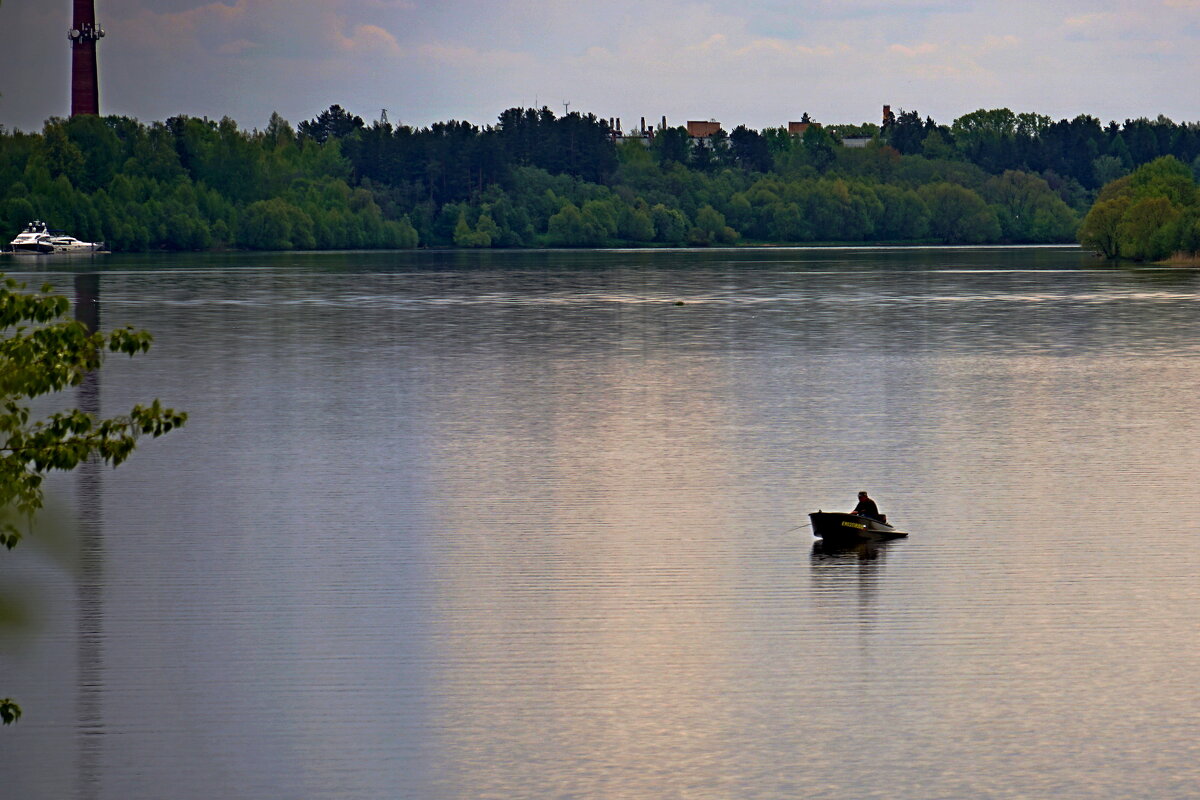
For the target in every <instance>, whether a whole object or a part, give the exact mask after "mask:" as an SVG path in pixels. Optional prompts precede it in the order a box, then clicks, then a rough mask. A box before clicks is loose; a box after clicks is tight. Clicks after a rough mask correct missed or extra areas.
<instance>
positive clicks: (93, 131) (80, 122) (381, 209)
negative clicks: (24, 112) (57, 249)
mask: <svg viewBox="0 0 1200 800" xmlns="http://www.w3.org/2000/svg"><path fill="white" fill-rule="evenodd" d="M805 119H806V120H807V119H808V118H807V115H806V116H805ZM850 135H856V136H857V135H869V136H872V137H873V138H874V141H872V142H871V143H870V144H869V145H868V146H867V147H860V148H847V147H844V146H842V144H841V137H844V136H850ZM617 138H619V137H617V136H616V135H615V133H614V131H613V130H612V129H611V128H610V126H609V124H608V123H607V122H606V121H604V120H600V119H597V118H596V117H595V116H594V115H591V114H587V115H583V114H579V113H578V112H575V113H571V114H567V115H565V116H562V117H559V116H556V115H555V114H553V113H552V112H551V111H550V110H549V109H547V108H541V109H524V108H512V109H508V110H506V111H504V112H503V113H502V114H500V116H499V118H498V120H497V122H496V124H494V125H492V126H477V125H473V124H471V123H468V122H464V121H456V120H451V121H447V122H438V123H435V124H433V125H430V126H429V127H427V128H420V129H417V128H412V127H409V126H404V125H401V126H392V125H390V124H387V123H382V122H379V123H375V124H372V125H367V124H365V123H364V122H363V120H362V118H361V117H358V116H356V115H354V114H352V113H351V112H350V111H348V110H346V109H344V108H342V107H341V106H338V105H333V106H330V107H329V109H328V110H326V111H323V112H321V113H320V114H319V115H318V116H317V117H315V118H314V119H312V120H309V121H306V122H302V123H300V125H299V126H297V128H295V129H293V127H292V126H291V125H290V124H289V123H288V122H287V120H285V119H283V118H282V117H280V116H279V115H278V114H272V115H271V117H270V119H269V120H268V122H267V125H266V129H265V130H263V131H261V132H260V131H257V130H254V131H246V130H241V129H239V127H238V126H237V124H235V123H234V122H233V120H230V119H228V118H226V119H222V120H219V121H217V120H209V119H197V118H194V117H184V116H180V117H172V118H170V119H168V120H166V121H165V122H161V123H158V122H156V123H152V124H150V125H144V124H142V123H139V122H138V121H137V120H133V119H129V118H126V117H106V118H98V117H87V116H84V117H77V118H72V119H70V120H61V119H52V120H50V121H49V122H47V124H46V126H45V127H44V129H43V131H42V132H41V133H40V134H24V133H13V134H8V133H5V132H3V131H0V224H3V225H4V226H5V229H6V230H8V231H10V232H15V231H16V230H19V229H20V227H21V226H23V225H24V224H25V223H27V222H28V221H29V220H30V219H33V218H41V219H46V220H47V221H49V222H50V223H51V224H52V225H54V226H55V227H60V228H64V229H68V230H70V231H71V232H72V233H74V234H76V235H78V236H81V237H82V238H90V239H98V240H103V241H105V242H107V243H108V244H109V245H110V247H112V248H113V249H116V250H130V251H132V250H147V249H165V250H205V249H210V248H218V249H219V248H225V247H241V248H248V249H309V248H314V249H345V248H378V247H415V246H418V245H419V244H423V245H429V246H453V247H522V246H535V245H542V244H549V245H554V246H573V247H583V246H587V247H597V246H610V245H617V244H636V243H647V242H655V243H660V244H683V243H687V242H691V243H693V244H703V243H709V244H720V243H729V242H733V241H741V240H749V241H757V242H766V241H777V242H819V241H845V242H854V241H898V242H902V241H913V240H924V239H927V238H928V237H934V238H937V239H940V240H942V241H947V242H992V241H1010V242H1062V241H1069V240H1070V239H1071V237H1072V235H1073V233H1074V232H1075V231H1079V232H1080V233H1081V235H1082V233H1083V232H1084V231H1085V229H1086V231H1090V232H1089V233H1088V236H1089V240H1088V241H1089V242H1090V241H1093V240H1095V239H1096V237H1097V236H1100V238H1103V235H1102V234H1100V233H1097V232H1096V231H1100V230H1105V228H1104V226H1100V227H1099V228H1097V224H1098V223H1097V224H1093V225H1087V224H1084V225H1080V224H1079V222H1078V220H1079V218H1080V217H1081V216H1084V215H1085V213H1086V212H1087V210H1088V209H1089V208H1090V207H1091V205H1092V203H1093V202H1095V201H1097V200H1099V201H1107V200H1111V199H1113V197H1115V196H1117V195H1118V194H1120V195H1122V196H1127V197H1129V198H1130V199H1131V200H1133V201H1137V200H1141V199H1145V198H1148V197H1159V196H1161V197H1166V198H1167V199H1168V200H1169V201H1170V203H1171V206H1172V208H1174V209H1175V211H1176V212H1178V213H1177V214H1173V215H1172V214H1167V215H1154V214H1149V213H1148V211H1147V209H1148V208H1150V207H1149V206H1147V207H1144V208H1143V209H1142V210H1140V211H1139V212H1138V214H1139V215H1140V216H1139V219H1141V220H1142V221H1141V222H1140V223H1139V224H1137V225H1134V224H1133V223H1129V224H1127V225H1126V226H1125V229H1126V234H1127V241H1126V242H1125V244H1126V245H1127V246H1128V247H1133V248H1134V249H1136V250H1137V252H1150V250H1155V251H1157V250H1158V249H1161V247H1162V246H1163V243H1164V242H1165V241H1166V239H1165V238H1164V237H1163V236H1158V238H1155V237H1153V236H1151V237H1150V238H1146V236H1145V235H1143V234H1144V233H1145V231H1144V230H1143V228H1144V227H1145V226H1146V225H1149V224H1153V221H1154V220H1158V221H1159V222H1160V223H1161V224H1162V225H1163V226H1164V227H1168V228H1170V230H1171V231H1172V232H1173V233H1171V234H1170V235H1169V236H1166V238H1171V237H1174V238H1175V239H1176V240H1178V241H1177V242H1176V245H1181V244H1182V243H1183V241H1184V239H1186V238H1187V236H1189V235H1190V234H1189V233H1187V232H1188V231H1189V230H1190V228H1189V225H1190V223H1189V222H1188V220H1190V219H1191V217H1188V216H1187V215H1186V213H1185V212H1186V211H1187V209H1189V208H1191V207H1192V206H1193V205H1194V204H1195V202H1196V189H1195V173H1196V172H1197V171H1200V126H1197V125H1191V124H1184V125H1176V124H1175V123H1173V122H1171V121H1170V120H1168V119H1166V118H1163V117H1159V118H1158V119H1156V120H1147V119H1138V120H1126V121H1125V123H1124V125H1118V124H1117V123H1115V122H1114V123H1110V124H1109V125H1108V126H1106V127H1105V126H1102V125H1101V123H1100V121H1099V120H1097V119H1095V118H1093V117H1089V116H1086V115H1081V116H1079V117H1076V118H1074V119H1071V120H1066V119H1064V120H1059V121H1052V120H1050V119H1049V118H1048V117H1045V116H1042V115H1038V114H1031V113H1015V112H1013V111H1011V110H1009V109H1004V108H1001V109H979V110H977V111H973V112H971V113H970V114H966V115H964V116H962V117H960V118H958V119H956V120H954V122H953V123H952V124H951V125H941V124H938V123H937V122H935V121H934V120H933V119H932V118H929V117H924V118H922V117H921V115H920V114H918V113H917V112H916V111H900V112H899V114H898V115H897V116H895V117H894V118H892V119H889V120H888V121H886V122H885V124H884V125H883V126H882V127H880V126H876V125H873V124H864V125H857V126H855V125H827V126H820V125H811V126H809V127H808V128H807V129H806V130H805V132H804V134H803V135H801V136H794V135H791V134H789V133H788V131H787V129H785V128H768V129H764V130H762V131H755V130H751V129H749V128H747V127H746V126H744V125H739V126H737V127H735V128H734V129H733V132H732V133H731V134H728V135H726V134H725V132H724V131H718V132H717V133H716V134H714V135H713V136H711V137H708V138H707V139H705V140H700V139H693V138H692V137H690V136H689V135H688V133H687V130H686V128H682V127H676V128H666V127H664V128H662V129H659V130H656V131H654V135H653V138H652V139H651V140H650V143H649V146H648V147H647V146H646V145H645V143H644V141H642V140H638V141H627V142H624V143H621V144H617V143H616V139H617ZM1139 165H1140V167H1139ZM1135 169H1136V170H1137V171H1136V172H1134V170H1135ZM1101 186H1103V187H1105V188H1104V189H1103V190H1102V191H1101V192H1100V194H1099V197H1097V189H1098V188H1099V187H1101ZM950 187H956V188H950ZM959 190H961V191H959ZM981 202H982V206H981V205H980V203H981ZM964 203H965V205H964ZM1132 205H1133V203H1131V207H1132ZM572 207H573V209H574V210H571V208H572ZM706 207H707V208H708V209H709V210H710V211H711V212H712V213H713V214H718V215H720V216H721V217H722V218H723V219H724V223H723V224H722V225H719V226H718V225H716V224H715V222H714V219H715V218H714V217H713V216H712V214H710V213H709V212H705V213H704V216H703V217H702V218H701V217H700V216H699V215H700V214H701V212H702V210H703V209H705V208H706ZM1126 211H1128V209H1126ZM1143 212H1146V214H1143ZM1123 213H1124V212H1123ZM1143 217H1144V219H1143ZM1097 219H1099V217H1097ZM1085 223H1086V220H1085ZM1093 223H1096V220H1093ZM1139 231H1140V232H1139ZM1164 236H1165V235H1164ZM1135 240H1136V241H1135ZM1151 240H1153V241H1154V242H1157V244H1154V245H1153V246H1151ZM1138 242H1140V243H1141V244H1138ZM1097 246H1098V247H1099V249H1101V250H1103V249H1104V248H1103V247H1100V246H1099V245H1097ZM1104 246H1107V244H1106V245H1104ZM1146 248H1150V250H1147V249H1146ZM1126 251H1127V252H1132V251H1130V250H1128V249H1127V250H1126Z"/></svg>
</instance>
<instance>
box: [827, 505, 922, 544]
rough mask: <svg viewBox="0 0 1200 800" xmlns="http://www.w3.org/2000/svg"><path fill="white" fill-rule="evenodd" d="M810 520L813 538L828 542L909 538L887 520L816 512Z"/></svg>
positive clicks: (830, 512)
mask: <svg viewBox="0 0 1200 800" xmlns="http://www.w3.org/2000/svg"><path fill="white" fill-rule="evenodd" d="M808 518H809V520H811V521H812V530H813V536H817V537H819V538H821V539H824V540H825V541H826V542H844V541H862V540H869V541H883V540H885V539H898V538H900V537H902V536H908V534H907V533H905V532H904V531H898V530H896V529H895V528H893V527H892V526H891V525H889V524H887V522H886V520H878V519H871V518H870V517H860V516H859V515H857V514H845V513H841V512H838V511H814V512H812V513H811V514H809V515H808Z"/></svg>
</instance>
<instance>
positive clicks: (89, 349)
mask: <svg viewBox="0 0 1200 800" xmlns="http://www.w3.org/2000/svg"><path fill="white" fill-rule="evenodd" d="M25 288H26V287H25V284H23V283H20V282H19V281H17V280H15V279H13V278H6V277H3V276H0V544H3V545H4V546H5V547H6V548H8V549H10V550H11V549H12V548H13V547H15V546H16V545H17V543H18V542H19V541H20V540H21V539H22V538H23V532H22V529H25V530H29V528H30V527H31V525H32V521H33V517H34V515H35V514H36V513H37V512H38V511H39V510H40V509H41V508H42V505H43V503H44V497H43V493H42V483H43V481H44V479H45V476H46V474H47V473H48V472H50V471H51V470H63V471H70V470H73V469H75V468H76V467H77V466H79V465H80V464H82V463H83V462H85V461H87V460H88V459H91V458H95V459H98V460H100V461H102V462H104V463H107V464H111V465H113V466H114V467H115V466H117V465H119V464H121V463H122V462H124V461H125V460H126V459H127V458H129V456H130V454H131V453H132V452H133V450H134V448H135V447H136V446H137V442H138V439H139V437H141V436H151V437H158V436H161V435H163V434H164V433H167V432H169V431H171V430H173V429H175V428H178V427H180V426H181V425H183V424H184V423H185V422H186V421H187V414H186V413H184V412H181V411H175V410H174V409H171V408H166V407H164V406H163V405H162V404H161V403H160V402H159V401H158V400H155V401H154V402H152V403H150V404H149V405H141V404H139V405H135V406H134V407H133V408H132V409H131V410H130V411H129V413H128V414H125V415H122V416H116V417H110V418H107V419H100V418H97V417H95V416H94V415H92V414H89V413H87V412H84V411H80V410H78V409H72V410H68V411H60V412H56V413H53V414H50V415H49V416H47V417H45V418H44V419H32V415H31V411H30V407H29V401H31V400H32V399H34V398H36V397H41V396H43V395H48V394H53V393H55V392H60V391H63V390H64V389H67V388H69V387H71V386H78V385H79V384H80V383H82V382H83V380H84V378H85V377H86V376H87V374H88V373H89V372H92V371H93V370H96V369H98V368H99V367H100V365H101V362H102V360H103V357H104V354H105V353H106V352H108V353H125V354H126V355H129V356H131V357H132V356H134V355H137V354H138V353H144V352H146V351H147V350H149V349H150V343H151V340H152V337H151V336H150V334H149V333H148V332H146V331H141V330H136V329H134V328H132V327H125V328H118V329H116V330H113V331H111V332H108V333H102V332H93V331H90V330H89V329H88V327H87V326H86V325H84V324H83V323H82V322H80V321H78V320H74V319H70V318H68V317H67V314H68V312H69V310H70V305H71V304H70V301H69V300H68V299H67V298H66V297H64V296H62V295H59V294H54V293H53V287H52V286H50V285H49V284H47V285H44V286H43V287H42V289H41V291H40V292H34V293H28V292H26V291H24V290H25ZM20 716H21V709H20V707H19V706H18V705H17V704H16V703H15V702H13V700H12V699H11V698H3V699H0V722H2V723H3V724H5V725H8V724H11V723H12V722H15V721H16V720H17V719H18V718H20Z"/></svg>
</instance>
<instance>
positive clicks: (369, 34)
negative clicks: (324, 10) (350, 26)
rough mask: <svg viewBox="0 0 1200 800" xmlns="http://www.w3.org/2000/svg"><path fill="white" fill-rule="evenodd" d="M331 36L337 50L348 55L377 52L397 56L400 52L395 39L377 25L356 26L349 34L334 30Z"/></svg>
mask: <svg viewBox="0 0 1200 800" xmlns="http://www.w3.org/2000/svg"><path fill="white" fill-rule="evenodd" d="M333 35H334V39H335V41H336V43H337V47H338V49H339V50H342V51H344V52H348V53H358V54H362V53H365V52H368V51H379V52H381V53H384V54H386V55H391V56H399V55H401V52H402V51H401V48H400V43H399V42H398V41H396V37H395V36H393V35H392V34H391V33H389V32H388V31H386V30H384V29H383V28H381V27H379V26H378V25H357V26H355V27H354V30H353V31H351V32H350V33H343V32H342V31H341V30H336V31H334V33H333Z"/></svg>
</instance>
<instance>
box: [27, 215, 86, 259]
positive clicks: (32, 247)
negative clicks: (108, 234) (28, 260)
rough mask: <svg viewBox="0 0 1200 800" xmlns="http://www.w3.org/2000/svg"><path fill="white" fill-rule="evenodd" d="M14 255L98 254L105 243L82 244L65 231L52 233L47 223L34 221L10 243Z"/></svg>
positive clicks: (38, 220)
mask: <svg viewBox="0 0 1200 800" xmlns="http://www.w3.org/2000/svg"><path fill="white" fill-rule="evenodd" d="M9 247H10V248H11V250H12V252H13V253H20V254H25V255H30V254H32V255H50V254H52V253H96V252H99V251H101V250H103V249H104V242H82V241H80V240H79V239H76V238H75V237H74V236H68V235H67V233H66V232H65V231H52V230H50V228H49V226H48V225H46V223H45V222H42V221H41V220H40V219H37V220H34V221H33V222H31V223H29V224H28V225H26V226H25V230H23V231H21V232H20V233H18V234H17V238H15V239H13V240H12V241H11V242H9Z"/></svg>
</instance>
